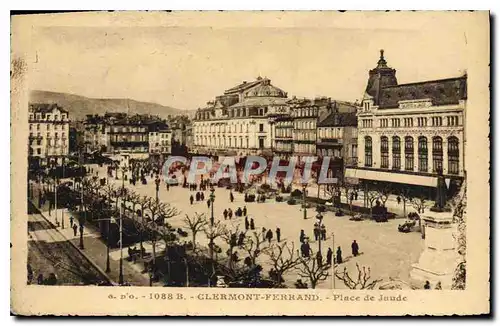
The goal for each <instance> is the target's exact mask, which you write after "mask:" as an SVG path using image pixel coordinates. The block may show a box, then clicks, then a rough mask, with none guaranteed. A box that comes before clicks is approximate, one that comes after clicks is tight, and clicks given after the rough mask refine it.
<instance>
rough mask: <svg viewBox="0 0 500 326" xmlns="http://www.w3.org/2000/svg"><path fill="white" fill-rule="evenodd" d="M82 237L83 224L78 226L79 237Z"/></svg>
mask: <svg viewBox="0 0 500 326" xmlns="http://www.w3.org/2000/svg"><path fill="white" fill-rule="evenodd" d="M82 235H83V224H80V236H82Z"/></svg>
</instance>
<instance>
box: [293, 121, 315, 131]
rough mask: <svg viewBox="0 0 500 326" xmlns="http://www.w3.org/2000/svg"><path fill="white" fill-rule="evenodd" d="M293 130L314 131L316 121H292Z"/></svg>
mask: <svg viewBox="0 0 500 326" xmlns="http://www.w3.org/2000/svg"><path fill="white" fill-rule="evenodd" d="M293 127H294V128H295V129H316V121H312V120H311V121H294V124H293Z"/></svg>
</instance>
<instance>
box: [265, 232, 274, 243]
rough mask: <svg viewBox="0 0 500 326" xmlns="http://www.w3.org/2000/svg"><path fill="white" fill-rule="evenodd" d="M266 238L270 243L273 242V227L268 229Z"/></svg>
mask: <svg viewBox="0 0 500 326" xmlns="http://www.w3.org/2000/svg"><path fill="white" fill-rule="evenodd" d="M266 238H267V241H268V242H269V243H271V240H272V239H273V231H271V229H269V230H267V233H266Z"/></svg>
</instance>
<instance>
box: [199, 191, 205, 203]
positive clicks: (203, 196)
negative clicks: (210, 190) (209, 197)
mask: <svg viewBox="0 0 500 326" xmlns="http://www.w3.org/2000/svg"><path fill="white" fill-rule="evenodd" d="M200 200H201V201H204V200H205V193H204V192H202V193H201V194H200Z"/></svg>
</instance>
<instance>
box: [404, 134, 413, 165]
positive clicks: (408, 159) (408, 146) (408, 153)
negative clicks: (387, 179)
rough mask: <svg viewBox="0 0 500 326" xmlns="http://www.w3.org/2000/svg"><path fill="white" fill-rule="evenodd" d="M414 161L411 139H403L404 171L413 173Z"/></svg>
mask: <svg viewBox="0 0 500 326" xmlns="http://www.w3.org/2000/svg"><path fill="white" fill-rule="evenodd" d="M413 161H414V149H413V137H411V136H406V137H405V170H406V171H413V163H414V162H413Z"/></svg>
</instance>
